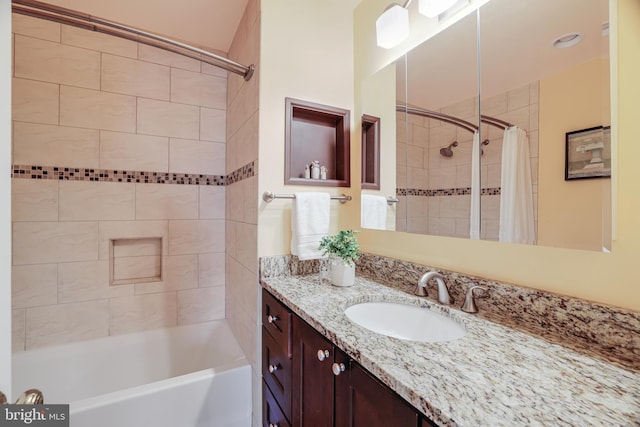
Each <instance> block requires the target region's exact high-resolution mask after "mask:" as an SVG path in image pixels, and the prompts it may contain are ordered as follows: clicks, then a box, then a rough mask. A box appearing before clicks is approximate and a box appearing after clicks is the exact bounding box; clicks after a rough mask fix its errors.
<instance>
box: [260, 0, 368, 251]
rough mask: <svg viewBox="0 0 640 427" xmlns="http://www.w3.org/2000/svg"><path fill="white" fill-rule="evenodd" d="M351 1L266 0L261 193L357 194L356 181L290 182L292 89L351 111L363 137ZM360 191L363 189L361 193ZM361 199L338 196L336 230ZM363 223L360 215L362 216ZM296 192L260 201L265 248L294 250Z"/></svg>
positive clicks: (356, 175) (355, 170)
mask: <svg viewBox="0 0 640 427" xmlns="http://www.w3.org/2000/svg"><path fill="white" fill-rule="evenodd" d="M353 3H354V2H352V1H321V0H305V1H285V0H269V1H265V2H262V8H261V9H262V10H261V13H262V21H261V41H260V44H261V46H260V49H261V53H260V57H261V59H260V67H261V71H260V101H259V102H260V130H259V135H260V148H259V150H260V151H259V165H258V179H259V184H258V185H259V188H258V195H259V197H261V196H262V194H263V192H264V191H272V192H274V193H286V194H291V193H294V192H296V191H326V192H330V193H331V194H334V195H337V194H340V193H346V194H350V195H353V196H355V194H354V192H353V191H352V189H351V188H342V187H309V186H292V185H287V186H285V185H284V173H283V171H284V155H285V150H284V125H285V97H292V98H296V99H302V100H306V101H311V102H315V103H319V104H324V105H329V106H334V107H339V108H344V109H347V110H350V111H351V144H352V146H357V147H358V150H359V145H360V128H359V125H358V128H357V129H356V128H355V127H354V124H355V123H359V121H360V120H359V119H358V120H354V118H355V117H360V116H359V115H358V116H355V115H354V111H353V110H354V101H353V99H354V98H353V93H354V80H353V72H354V69H353ZM359 161H360V157H359V156H358V157H354V156H353V155H352V158H351V181H352V184H355V185H357V186H358V187H357V191H358V192H359V189H360V188H359V182H360V164H359ZM356 199H357V197H356ZM358 209H359V204H358V205H356V203H347V204H345V205H342V204H340V203H339V202H337V201H333V202H331V223H332V227H331V228H332V232H335V231H337V230H338V229H339V228H344V224H346V223H345V222H343V221H345V220H346V219H347V218H351V219H356V218H359V214H360V213H359V210H358ZM358 223H359V221H358ZM290 241H291V200H286V199H284V200H280V199H277V200H274V201H273V202H271V203H269V204H267V203H265V202H263V201H262V199H260V203H259V205H258V256H269V255H281V254H288V253H290V249H289V247H290V246H289V245H290Z"/></svg>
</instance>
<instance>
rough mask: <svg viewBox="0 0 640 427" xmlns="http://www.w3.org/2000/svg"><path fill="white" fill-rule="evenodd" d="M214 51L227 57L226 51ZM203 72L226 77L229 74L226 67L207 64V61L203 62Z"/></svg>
mask: <svg viewBox="0 0 640 427" xmlns="http://www.w3.org/2000/svg"><path fill="white" fill-rule="evenodd" d="M213 53H215V54H217V55H220V56H222V57H225V54H224V52H221V53H217V52H215V51H213ZM202 73H203V74H211V75H212V76H218V77H222V78H224V79H226V78H227V77H228V76H229V72H228V71H227V70H225V69H224V68H220V67H216V66H215V65H211V64H207V63H206V62H203V63H202Z"/></svg>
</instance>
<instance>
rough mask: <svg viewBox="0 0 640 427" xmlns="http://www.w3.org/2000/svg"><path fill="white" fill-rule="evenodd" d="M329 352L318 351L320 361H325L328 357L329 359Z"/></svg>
mask: <svg viewBox="0 0 640 427" xmlns="http://www.w3.org/2000/svg"><path fill="white" fill-rule="evenodd" d="M329 354H330V353H329V350H318V360H319V361H321V362H322V361H324V359H326V358H327V357H329Z"/></svg>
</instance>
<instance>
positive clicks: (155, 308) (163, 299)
mask: <svg viewBox="0 0 640 427" xmlns="http://www.w3.org/2000/svg"><path fill="white" fill-rule="evenodd" d="M109 306H110V313H111V320H110V322H109V331H110V334H111V335H118V334H125V333H129V332H138V331H144V330H147V329H154V328H164V327H169V326H176V324H177V301H176V294H175V293H174V292H169V293H161V294H149V295H138V296H133V297H125V298H113V299H111V300H109Z"/></svg>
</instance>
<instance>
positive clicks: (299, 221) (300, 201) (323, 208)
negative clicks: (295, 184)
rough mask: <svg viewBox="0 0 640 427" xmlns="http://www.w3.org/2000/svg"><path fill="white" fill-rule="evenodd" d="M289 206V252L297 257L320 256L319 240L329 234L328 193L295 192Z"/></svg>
mask: <svg viewBox="0 0 640 427" xmlns="http://www.w3.org/2000/svg"><path fill="white" fill-rule="evenodd" d="M294 195H295V198H294V200H293V204H292V207H291V253H292V254H293V255H296V256H297V257H298V258H300V259H302V260H305V259H318V258H322V251H321V250H320V249H319V246H320V240H321V239H322V238H323V237H324V236H326V235H327V234H329V220H330V209H331V207H330V206H329V203H330V200H331V197H330V195H329V193H315V192H303V193H295V194H294Z"/></svg>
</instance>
